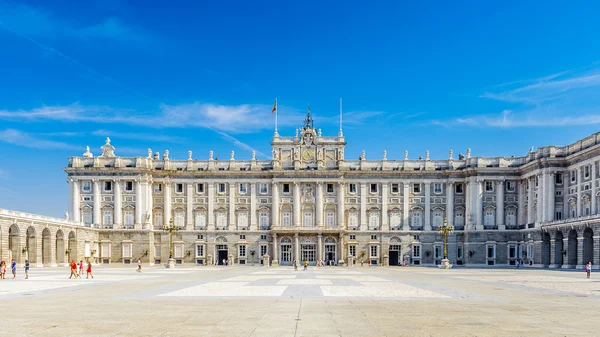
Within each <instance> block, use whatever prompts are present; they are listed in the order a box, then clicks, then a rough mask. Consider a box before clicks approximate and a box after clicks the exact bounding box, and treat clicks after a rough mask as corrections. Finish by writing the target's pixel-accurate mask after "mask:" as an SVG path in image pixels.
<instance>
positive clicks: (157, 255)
mask: <svg viewBox="0 0 600 337" xmlns="http://www.w3.org/2000/svg"><path fill="white" fill-rule="evenodd" d="M154 257H155V258H157V259H160V245H154Z"/></svg>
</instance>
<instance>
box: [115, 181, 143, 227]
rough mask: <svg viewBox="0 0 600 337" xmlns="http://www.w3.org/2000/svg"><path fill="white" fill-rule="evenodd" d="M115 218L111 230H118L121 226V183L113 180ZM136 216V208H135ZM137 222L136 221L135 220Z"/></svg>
mask: <svg viewBox="0 0 600 337" xmlns="http://www.w3.org/2000/svg"><path fill="white" fill-rule="evenodd" d="M113 182H114V184H115V214H114V215H115V216H114V218H113V228H114V229H120V228H122V226H123V195H122V193H121V181H119V180H117V179H115V180H114V181H113ZM135 212H136V214H137V212H138V208H137V207H136V208H135ZM136 220H137V219H136Z"/></svg>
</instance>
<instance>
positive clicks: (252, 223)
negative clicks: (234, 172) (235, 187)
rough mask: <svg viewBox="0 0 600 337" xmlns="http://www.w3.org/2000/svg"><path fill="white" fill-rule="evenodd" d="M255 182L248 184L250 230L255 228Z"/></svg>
mask: <svg viewBox="0 0 600 337" xmlns="http://www.w3.org/2000/svg"><path fill="white" fill-rule="evenodd" d="M256 229H258V227H257V226H256V183H251V184H250V230H256Z"/></svg>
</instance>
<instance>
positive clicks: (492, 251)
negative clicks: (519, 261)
mask: <svg viewBox="0 0 600 337" xmlns="http://www.w3.org/2000/svg"><path fill="white" fill-rule="evenodd" d="M487 258H488V259H495V258H496V245H487Z"/></svg>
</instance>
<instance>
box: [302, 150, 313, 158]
mask: <svg viewBox="0 0 600 337" xmlns="http://www.w3.org/2000/svg"><path fill="white" fill-rule="evenodd" d="M314 157H315V154H314V152H312V151H311V150H305V151H304V153H303V154H302V158H304V160H305V161H310V160H312V159H313V158H314Z"/></svg>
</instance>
